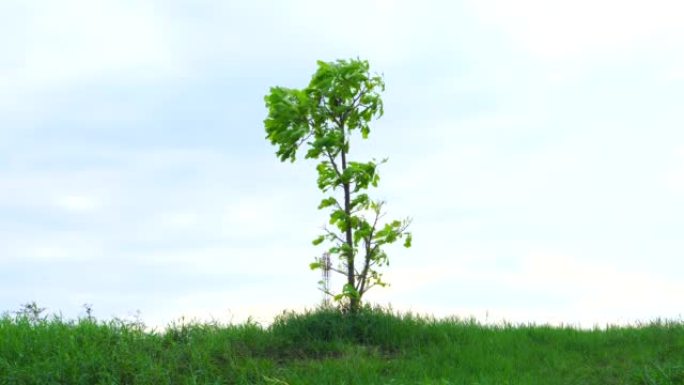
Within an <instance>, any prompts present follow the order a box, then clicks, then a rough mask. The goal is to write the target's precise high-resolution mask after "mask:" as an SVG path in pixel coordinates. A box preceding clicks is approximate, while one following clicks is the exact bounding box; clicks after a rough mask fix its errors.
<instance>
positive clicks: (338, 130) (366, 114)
mask: <svg viewBox="0 0 684 385" xmlns="http://www.w3.org/2000/svg"><path fill="white" fill-rule="evenodd" d="M384 88H385V84H384V82H383V80H382V78H381V77H380V76H377V75H371V74H370V72H369V66H368V62H367V61H364V60H358V59H357V60H337V61H335V62H322V61H319V62H318V70H317V71H316V73H315V74H314V75H313V77H312V78H311V81H310V83H309V86H308V87H306V88H304V89H290V88H284V87H272V88H271V89H270V92H269V94H268V95H266V97H265V98H264V100H265V101H266V107H267V108H268V117H267V118H266V119H265V120H264V125H265V128H266V133H267V136H266V138H267V139H268V140H269V141H270V142H271V144H273V145H275V146H278V151H277V152H276V154H277V156H278V157H279V158H280V160H281V161H285V160H288V159H289V160H290V161H292V162H294V160H295V155H296V153H297V150H298V149H299V148H300V147H301V146H302V145H304V144H306V145H307V149H308V150H307V152H306V154H305V158H312V159H318V160H320V163H318V166H317V167H316V170H317V171H318V188H319V189H320V190H321V191H323V192H324V193H325V192H330V193H331V194H332V195H331V196H329V197H327V198H325V199H323V200H322V201H321V203H320V205H319V206H318V208H319V209H324V208H329V209H330V210H331V213H330V225H332V226H334V227H333V228H332V229H331V228H328V227H325V228H324V234H322V235H321V236H319V237H317V238H316V239H315V240H314V241H313V244H314V245H319V244H321V243H323V242H324V241H326V240H327V241H329V242H330V243H331V244H332V246H331V247H330V248H329V249H328V252H329V253H330V254H331V255H337V257H338V258H339V261H340V262H341V263H340V265H339V267H338V268H333V267H330V266H323V264H322V263H321V262H320V260H317V261H316V262H313V263H311V265H310V267H311V268H312V269H322V268H329V269H331V270H332V271H334V272H336V273H339V274H342V275H343V276H344V277H345V278H346V283H345V284H344V286H343V288H342V292H341V293H339V294H337V295H335V294H333V293H331V292H329V291H327V289H325V290H326V292H327V294H329V295H331V296H334V298H335V299H336V300H338V301H339V300H345V304H346V305H347V306H348V309H349V310H350V311H351V312H356V311H357V310H358V309H359V307H360V305H361V299H362V297H363V295H364V294H365V293H366V292H367V291H368V290H369V289H370V288H372V287H373V286H385V285H386V283H385V282H384V281H383V280H382V274H381V273H380V272H378V271H377V270H376V269H377V268H378V267H381V266H384V265H387V264H388V263H389V260H388V258H387V254H385V252H384V251H383V250H382V246H384V245H386V244H391V243H394V242H395V241H397V240H398V239H404V246H405V247H410V246H411V233H409V232H407V231H406V229H407V228H408V226H409V224H410V219H408V218H407V219H405V220H403V221H398V220H393V221H389V222H387V223H383V224H381V223H380V220H381V219H382V218H383V216H384V213H383V212H382V207H383V204H384V202H380V201H374V200H371V199H370V198H369V196H368V194H366V193H365V192H364V191H365V190H367V189H368V188H369V186H373V187H377V185H378V181H379V179H380V177H379V175H378V173H377V166H378V164H379V163H384V162H386V161H387V160H386V159H385V160H383V161H381V162H379V163H376V162H375V161H369V162H355V161H351V160H350V158H349V152H350V138H351V137H352V134H353V133H354V132H360V133H361V137H362V138H363V139H367V138H368V134H369V133H370V127H369V123H370V122H371V120H373V119H374V118H376V117H380V116H381V115H382V113H383V105H382V100H381V98H380V94H379V93H380V92H381V91H384ZM340 192H341V196H335V194H340ZM338 198H340V199H339V200H338ZM359 256H360V258H357V257H359Z"/></svg>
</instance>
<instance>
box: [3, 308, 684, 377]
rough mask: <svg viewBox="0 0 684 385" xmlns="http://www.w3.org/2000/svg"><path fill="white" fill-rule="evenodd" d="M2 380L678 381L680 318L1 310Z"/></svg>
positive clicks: (683, 362) (683, 372)
mask: <svg viewBox="0 0 684 385" xmlns="http://www.w3.org/2000/svg"><path fill="white" fill-rule="evenodd" d="M0 384H1V385H6V384H21V385H23V384H41V385H43V384H84V385H85V384H88V385H93V384H108V385H109V384H155V385H156V384H280V385H283V384H290V385H300V384H301V385H303V384H311V385H326V384H335V385H342V384H358V385H361V384H363V385H366V384H388V385H389V384H392V385H403V384H435V385H437V384H439V385H447V384H469V385H475V384H479V385H485V384H497V385H501V384H546V385H551V384H563V385H568V384H596V385H607V384H646V385H651V384H663V385H664V384H684V324H682V323H681V322H653V323H651V324H648V325H640V326H631V327H610V328H606V329H600V330H599V329H595V330H579V329H576V328H570V327H562V328H561V327H550V326H534V325H498V326H491V325H489V326H488V325H481V324H478V323H477V322H474V321H464V320H459V319H455V318H454V319H444V320H437V319H432V318H425V317H418V316H414V315H411V314H395V313H392V312H391V311H388V310H383V309H379V308H376V309H372V308H369V307H367V308H365V309H364V310H363V311H362V312H361V313H360V314H358V315H356V316H350V315H344V314H340V313H339V312H337V311H335V310H330V309H328V310H326V309H319V310H316V311H312V312H307V313H304V314H301V313H300V314H296V313H283V314H282V315H281V316H279V317H278V318H277V319H276V320H275V321H274V323H273V324H272V325H270V326H269V327H262V326H260V325H258V324H256V323H253V322H247V323H244V324H240V325H219V324H200V323H189V324H187V323H180V324H179V323H177V324H173V325H171V326H170V327H169V328H168V329H167V330H165V331H164V332H155V331H146V330H145V328H144V326H143V325H141V324H139V323H131V322H125V321H121V320H115V321H110V322H106V323H105V322H98V321H96V320H93V319H80V320H76V321H64V320H62V319H60V318H58V317H53V318H52V319H36V318H35V317H34V318H32V317H28V316H26V315H24V316H15V317H10V316H9V315H5V316H4V317H2V318H0Z"/></svg>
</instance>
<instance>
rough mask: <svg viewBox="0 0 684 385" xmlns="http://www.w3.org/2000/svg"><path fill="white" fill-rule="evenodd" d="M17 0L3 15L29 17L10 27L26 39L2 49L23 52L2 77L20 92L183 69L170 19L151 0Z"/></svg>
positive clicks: (1, 81)
mask: <svg viewBox="0 0 684 385" xmlns="http://www.w3.org/2000/svg"><path fill="white" fill-rule="evenodd" d="M16 3H17V4H20V5H18V6H15V7H13V8H12V9H11V11H12V12H13V13H10V14H6V15H4V17H3V18H14V17H21V18H23V19H24V23H23V24H22V25H21V26H13V27H11V28H14V30H10V31H7V32H8V33H10V34H11V35H14V36H17V38H18V39H20V41H21V45H19V47H20V49H19V48H17V50H18V51H15V52H5V53H0V55H10V56H12V55H15V56H16V55H18V56H19V57H21V60H15V61H14V65H13V66H10V67H9V68H5V69H4V71H3V70H1V69H0V83H1V84H4V85H5V86H8V87H11V88H12V89H14V90H15V92H16V90H17V89H25V88H26V87H28V88H29V89H35V88H43V87H49V86H55V85H62V84H65V83H70V82H84V81H88V80H95V79H98V78H103V77H111V76H117V75H123V74H126V75H127V76H130V75H131V73H132V74H135V75H142V76H154V77H156V76H159V75H160V74H168V73H173V72H174V71H176V70H177V69H176V68H174V67H175V65H176V61H175V60H174V57H173V55H172V52H171V50H170V47H169V42H168V41H167V39H166V37H165V31H164V28H165V26H164V23H163V21H162V20H161V19H160V18H159V16H158V15H157V12H156V10H155V8H154V6H153V5H151V4H150V3H146V4H143V3H131V2H128V3H122V2H117V1H86V0H67V1H60V2H51V1H38V0H36V1H25V2H18V1H17V2H16ZM0 20H1V19H0ZM16 28H21V30H19V31H17V30H16Z"/></svg>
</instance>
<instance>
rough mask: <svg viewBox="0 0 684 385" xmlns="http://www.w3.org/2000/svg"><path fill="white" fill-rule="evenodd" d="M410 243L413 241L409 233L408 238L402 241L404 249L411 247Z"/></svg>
mask: <svg viewBox="0 0 684 385" xmlns="http://www.w3.org/2000/svg"><path fill="white" fill-rule="evenodd" d="M411 241H413V236H412V235H411V233H409V234H408V236H407V237H406V240H405V241H404V247H406V248H409V247H411Z"/></svg>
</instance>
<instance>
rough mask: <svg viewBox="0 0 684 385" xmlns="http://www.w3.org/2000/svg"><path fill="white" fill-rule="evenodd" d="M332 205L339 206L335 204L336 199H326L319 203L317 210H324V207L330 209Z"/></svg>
mask: <svg viewBox="0 0 684 385" xmlns="http://www.w3.org/2000/svg"><path fill="white" fill-rule="evenodd" d="M333 205H337V206H339V203H337V199H335V198H334V197H330V198H326V199H323V200H322V201H321V204H320V205H318V209H319V210H320V209H324V208H326V207H330V206H333Z"/></svg>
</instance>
